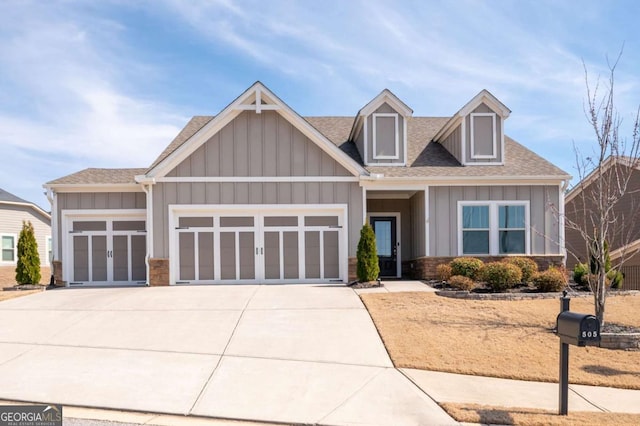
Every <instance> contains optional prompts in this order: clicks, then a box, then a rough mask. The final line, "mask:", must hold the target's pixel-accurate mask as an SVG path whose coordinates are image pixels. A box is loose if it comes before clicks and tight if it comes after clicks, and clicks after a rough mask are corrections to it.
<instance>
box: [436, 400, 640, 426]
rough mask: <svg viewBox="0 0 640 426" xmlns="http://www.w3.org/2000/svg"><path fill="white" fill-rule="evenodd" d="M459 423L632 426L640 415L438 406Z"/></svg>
mask: <svg viewBox="0 0 640 426" xmlns="http://www.w3.org/2000/svg"><path fill="white" fill-rule="evenodd" d="M441 405H442V408H444V409H445V410H446V411H447V412H448V413H449V414H450V415H451V417H453V418H454V419H456V420H457V421H459V422H467V423H482V424H492V425H522V426H542V425H545V426H546V425H549V426H565V425H581V426H609V425H610V426H627V425H628V426H635V425H639V424H640V414H620V413H598V412H592V413H587V412H584V411H583V412H575V413H572V412H569V415H568V416H559V415H558V414H557V413H556V412H551V411H545V410H536V409H533V408H513V407H509V408H506V407H490V406H485V405H477V404H454V403H445V404H441Z"/></svg>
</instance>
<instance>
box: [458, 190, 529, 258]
mask: <svg viewBox="0 0 640 426" xmlns="http://www.w3.org/2000/svg"><path fill="white" fill-rule="evenodd" d="M458 224H459V229H458V254H459V255H482V254H485V255H494V256H495V255H508V254H529V252H530V249H529V202H528V201H460V202H458Z"/></svg>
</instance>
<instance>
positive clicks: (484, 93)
mask: <svg viewBox="0 0 640 426" xmlns="http://www.w3.org/2000/svg"><path fill="white" fill-rule="evenodd" d="M482 103H484V104H486V105H487V106H488V107H489V108H491V109H492V110H494V111H496V112H497V113H498V114H499V115H500V116H501V117H502V118H504V119H505V120H506V119H507V118H508V117H509V115H510V114H511V110H510V109H509V108H507V106H506V105H505V104H503V103H502V102H500V100H498V98H496V97H495V96H493V95H492V94H491V92H489V91H488V90H486V89H482V90H481V91H480V93H478V94H477V95H475V96H474V97H473V98H472V99H471V100H470V101H469V102H467V104H466V105H465V106H463V107H462V108H460V111H458V115H459V116H461V117H464V116H466V115H468V114H470V113H471V112H472V111H473V110H474V109H476V108H477V107H478V106H479V105H480V104H482Z"/></svg>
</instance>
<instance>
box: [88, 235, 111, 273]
mask: <svg viewBox="0 0 640 426" xmlns="http://www.w3.org/2000/svg"><path fill="white" fill-rule="evenodd" d="M91 279H92V281H107V237H106V235H94V236H93V237H91Z"/></svg>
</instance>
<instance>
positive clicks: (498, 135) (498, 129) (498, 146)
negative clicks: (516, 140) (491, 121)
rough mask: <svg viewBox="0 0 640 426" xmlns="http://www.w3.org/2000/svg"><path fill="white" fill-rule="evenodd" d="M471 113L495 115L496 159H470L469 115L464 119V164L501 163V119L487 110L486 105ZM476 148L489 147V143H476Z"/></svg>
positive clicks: (489, 109) (492, 111)
mask: <svg viewBox="0 0 640 426" xmlns="http://www.w3.org/2000/svg"><path fill="white" fill-rule="evenodd" d="M473 113H494V114H496V134H495V138H496V152H495V154H496V158H476V159H474V158H471V114H469V115H467V116H466V117H465V118H464V119H465V127H466V130H465V144H464V146H465V162H466V163H501V162H502V143H501V140H502V132H501V129H502V124H501V122H502V118H501V117H500V115H499V114H498V113H496V112H495V111H494V110H492V109H491V108H489V107H488V106H487V105H485V104H484V103H483V104H480V105H478V107H477V108H476V109H474V110H473V111H472V114H473ZM475 143H476V146H480V145H482V146H485V145H489V144H490V143H491V142H490V141H476V142H475Z"/></svg>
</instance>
